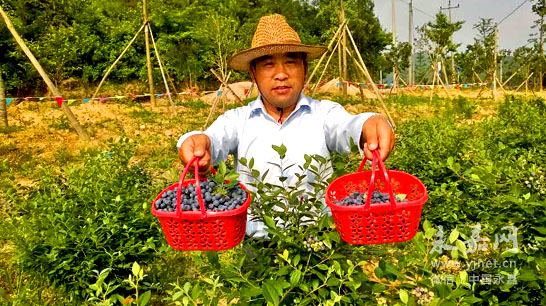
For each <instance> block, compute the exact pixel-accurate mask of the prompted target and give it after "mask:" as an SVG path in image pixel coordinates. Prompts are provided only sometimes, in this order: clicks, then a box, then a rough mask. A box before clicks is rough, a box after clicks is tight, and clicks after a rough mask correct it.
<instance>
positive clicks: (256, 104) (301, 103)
mask: <svg viewBox="0 0 546 306" xmlns="http://www.w3.org/2000/svg"><path fill="white" fill-rule="evenodd" d="M310 100H311V98H309V97H307V96H306V95H304V94H303V92H302V93H300V99H299V100H298V103H297V104H296V108H294V111H293V112H292V113H295V112H297V111H298V110H299V109H300V108H310V107H311V102H310ZM249 106H250V116H249V117H252V115H254V114H258V113H259V112H260V111H261V112H262V113H263V114H266V113H267V112H266V110H265V106H264V102H263V101H262V95H258V98H257V99H256V100H254V101H252V102H251V103H250V104H249Z"/></svg>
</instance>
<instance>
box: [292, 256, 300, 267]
mask: <svg viewBox="0 0 546 306" xmlns="http://www.w3.org/2000/svg"><path fill="white" fill-rule="evenodd" d="M300 259H301V257H300V254H296V256H294V259H292V263H293V264H294V266H297V265H298V263H299V262H300Z"/></svg>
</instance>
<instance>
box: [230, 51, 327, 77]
mask: <svg viewBox="0 0 546 306" xmlns="http://www.w3.org/2000/svg"><path fill="white" fill-rule="evenodd" d="M327 49H328V48H326V47H322V46H308V45H302V44H270V45H266V46H261V47H256V48H250V49H247V50H243V51H240V52H237V53H235V54H234V55H233V56H232V57H231V58H230V59H229V60H228V64H229V66H231V68H233V69H235V70H239V71H248V69H249V66H250V62H251V61H252V60H254V59H257V58H260V57H262V56H265V55H271V54H277V53H285V52H303V53H307V60H308V61H311V60H314V59H316V58H318V57H320V56H321V55H322V54H323V53H324V52H326V50H327Z"/></svg>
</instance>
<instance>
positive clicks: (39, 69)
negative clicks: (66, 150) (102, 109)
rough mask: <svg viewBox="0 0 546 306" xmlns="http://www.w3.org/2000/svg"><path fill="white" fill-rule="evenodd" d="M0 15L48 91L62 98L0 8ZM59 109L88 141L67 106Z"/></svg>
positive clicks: (87, 138) (64, 105)
mask: <svg viewBox="0 0 546 306" xmlns="http://www.w3.org/2000/svg"><path fill="white" fill-rule="evenodd" d="M0 15H2V18H4V21H5V22H6V26H7V27H8V30H9V31H10V32H11V35H13V37H14V38H15V40H16V41H17V43H18V44H19V47H21V49H23V52H24V53H25V54H26V56H27V57H28V58H29V59H30V61H31V62H32V65H33V66H34V68H35V69H36V70H37V71H38V73H39V74H40V76H41V77H42V79H44V82H45V83H46V85H47V87H48V88H49V90H50V91H51V92H52V93H53V95H55V96H56V97H62V95H61V93H60V92H59V90H57V87H55V85H53V82H51V80H50V79H49V77H48V76H47V74H46V72H45V71H44V69H43V68H42V65H40V63H39V62H38V60H36V58H35V57H34V55H33V54H32V52H31V51H30V49H29V48H28V47H27V45H26V44H25V42H24V41H23V39H22V38H21V36H19V33H17V31H16V30H15V27H14V26H13V23H11V20H10V19H9V17H8V15H7V14H6V13H5V12H4V9H3V8H2V7H1V6H0ZM60 107H61V109H62V110H63V112H64V113H65V115H66V117H67V118H68V120H69V121H70V123H71V124H72V126H73V127H74V129H75V130H76V132H77V133H78V135H79V136H80V138H81V139H83V140H85V141H88V140H89V135H87V132H86V131H85V130H84V129H83V128H82V127H81V125H80V122H79V121H78V119H76V116H74V114H73V113H72V111H71V110H70V108H69V107H68V104H67V103H62V104H61V105H60Z"/></svg>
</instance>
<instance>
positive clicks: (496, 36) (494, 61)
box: [493, 23, 499, 102]
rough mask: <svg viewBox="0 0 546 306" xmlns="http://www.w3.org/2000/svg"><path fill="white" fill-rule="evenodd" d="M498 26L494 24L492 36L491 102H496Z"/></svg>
mask: <svg viewBox="0 0 546 306" xmlns="http://www.w3.org/2000/svg"><path fill="white" fill-rule="evenodd" d="M498 30H499V28H498V25H497V23H495V32H494V36H493V40H494V41H493V101H494V102H497V38H498Z"/></svg>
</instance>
